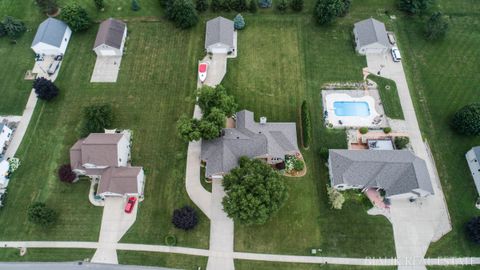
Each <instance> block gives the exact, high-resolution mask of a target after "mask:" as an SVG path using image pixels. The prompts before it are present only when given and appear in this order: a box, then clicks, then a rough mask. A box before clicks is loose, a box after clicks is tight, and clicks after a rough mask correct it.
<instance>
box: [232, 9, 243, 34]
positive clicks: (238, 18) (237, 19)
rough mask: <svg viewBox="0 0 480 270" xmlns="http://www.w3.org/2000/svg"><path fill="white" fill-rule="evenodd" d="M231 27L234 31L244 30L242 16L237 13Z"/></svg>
mask: <svg viewBox="0 0 480 270" xmlns="http://www.w3.org/2000/svg"><path fill="white" fill-rule="evenodd" d="M233 27H234V28H235V30H242V29H243V28H245V20H244V19H243V16H242V15H241V14H240V13H239V14H237V16H235V18H234V19H233Z"/></svg>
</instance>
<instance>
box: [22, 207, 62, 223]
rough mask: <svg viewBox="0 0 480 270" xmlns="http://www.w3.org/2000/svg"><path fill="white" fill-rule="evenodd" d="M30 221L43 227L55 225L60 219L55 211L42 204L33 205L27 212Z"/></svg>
mask: <svg viewBox="0 0 480 270" xmlns="http://www.w3.org/2000/svg"><path fill="white" fill-rule="evenodd" d="M27 215H28V220H29V221H30V222H32V223H34V224H37V225H40V226H42V227H48V226H50V225H53V224H54V223H55V222H56V221H57V218H58V215H57V213H56V212H55V210H53V209H51V208H49V207H47V206H46V205H45V204H44V203H42V202H35V203H32V204H31V205H30V206H29V207H28V210H27Z"/></svg>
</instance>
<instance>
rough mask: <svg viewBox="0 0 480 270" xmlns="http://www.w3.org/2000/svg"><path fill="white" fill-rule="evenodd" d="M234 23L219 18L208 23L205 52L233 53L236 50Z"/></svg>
mask: <svg viewBox="0 0 480 270" xmlns="http://www.w3.org/2000/svg"><path fill="white" fill-rule="evenodd" d="M234 34H235V31H234V28H233V21H232V20H228V19H225V18H223V17H217V18H215V19H211V20H209V21H208V22H207V29H206V31H205V50H207V53H231V52H233V51H234V50H235V44H234Z"/></svg>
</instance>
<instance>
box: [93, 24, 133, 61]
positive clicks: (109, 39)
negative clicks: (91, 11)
mask: <svg viewBox="0 0 480 270" xmlns="http://www.w3.org/2000/svg"><path fill="white" fill-rule="evenodd" d="M126 39H127V25H126V24H125V23H124V22H122V21H120V20H116V19H112V18H110V19H108V20H105V21H103V22H102V23H101V24H100V27H99V28H98V32H97V37H96V38H95V44H94V45H93V50H94V51H95V53H96V54H97V55H98V56H121V55H123V47H124V45H125V40H126Z"/></svg>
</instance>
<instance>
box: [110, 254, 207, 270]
mask: <svg viewBox="0 0 480 270" xmlns="http://www.w3.org/2000/svg"><path fill="white" fill-rule="evenodd" d="M117 255H118V262H119V263H120V264H130V265H148V266H159V267H172V268H175V269H177V268H178V269H185V270H198V269H199V267H201V268H200V269H206V267H207V260H208V258H207V257H201V256H191V255H185V254H173V253H172V254H169V253H157V252H140V251H125V250H119V251H117Z"/></svg>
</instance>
